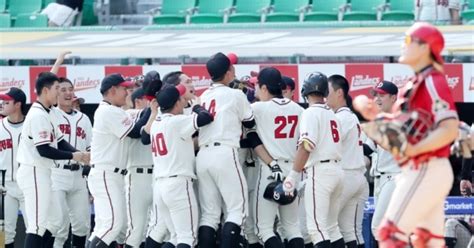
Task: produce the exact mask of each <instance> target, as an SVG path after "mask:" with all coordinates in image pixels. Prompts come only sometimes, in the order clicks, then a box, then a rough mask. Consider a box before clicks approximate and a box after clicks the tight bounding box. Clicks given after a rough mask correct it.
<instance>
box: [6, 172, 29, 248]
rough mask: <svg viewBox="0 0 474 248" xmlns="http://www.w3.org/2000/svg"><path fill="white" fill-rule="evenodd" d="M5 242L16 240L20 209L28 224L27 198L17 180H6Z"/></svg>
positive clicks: (9, 242)
mask: <svg viewBox="0 0 474 248" xmlns="http://www.w3.org/2000/svg"><path fill="white" fill-rule="evenodd" d="M5 189H6V190H7V194H6V195H5V244H11V243H13V242H14V241H15V235H16V222H17V220H18V210H21V213H22V214H23V220H24V221H25V226H28V224H27V219H26V215H25V199H24V197H23V193H22V192H21V190H20V188H19V187H18V184H17V183H16V182H11V181H10V182H5Z"/></svg>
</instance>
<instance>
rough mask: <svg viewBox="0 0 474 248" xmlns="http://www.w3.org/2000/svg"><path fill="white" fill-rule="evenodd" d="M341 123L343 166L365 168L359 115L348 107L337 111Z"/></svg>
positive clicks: (348, 168)
mask: <svg viewBox="0 0 474 248" xmlns="http://www.w3.org/2000/svg"><path fill="white" fill-rule="evenodd" d="M336 116H337V119H338V120H339V122H340V123H341V141H342V149H343V150H344V152H343V153H342V168H343V169H345V170H353V169H361V168H365V162H364V150H363V146H362V145H363V144H362V140H361V129H360V124H359V120H358V119H357V116H356V115H355V114H354V113H353V112H352V111H351V110H350V109H349V108H347V107H343V108H340V109H338V110H337V111H336Z"/></svg>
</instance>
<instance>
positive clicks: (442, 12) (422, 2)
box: [415, 0, 459, 22]
mask: <svg viewBox="0 0 474 248" xmlns="http://www.w3.org/2000/svg"><path fill="white" fill-rule="evenodd" d="M451 1H452V2H457V4H450V3H449V2H451ZM456 5H459V1H458V0H416V1H415V20H419V21H428V22H433V21H449V20H450V19H451V16H450V13H449V9H450V8H455V6H456Z"/></svg>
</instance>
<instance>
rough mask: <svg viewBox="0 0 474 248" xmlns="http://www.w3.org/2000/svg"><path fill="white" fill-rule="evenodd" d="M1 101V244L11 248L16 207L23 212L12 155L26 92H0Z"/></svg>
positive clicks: (14, 152) (21, 120)
mask: <svg viewBox="0 0 474 248" xmlns="http://www.w3.org/2000/svg"><path fill="white" fill-rule="evenodd" d="M0 100H2V101H3V104H2V105H3V109H2V112H1V113H2V115H5V116H7V117H6V118H4V119H2V120H0V122H1V125H0V165H1V166H0V168H1V170H2V171H6V172H5V173H6V176H5V180H6V182H5V190H6V191H7V192H6V195H5V201H4V204H5V247H6V248H13V247H14V243H13V242H14V239H15V234H16V232H15V229H16V222H17V219H18V210H21V213H22V214H23V215H25V200H24V198H23V193H22V192H21V190H20V188H18V185H17V182H16V172H17V170H18V166H19V164H18V162H17V159H16V154H17V152H18V143H19V142H20V135H21V129H22V127H23V121H24V120H25V113H26V106H25V104H26V95H25V93H24V92H23V91H22V90H21V89H19V88H15V87H12V88H10V90H9V91H8V92H6V93H5V94H0ZM23 220H24V221H25V226H28V225H27V223H26V221H27V219H26V217H25V216H24V217H23Z"/></svg>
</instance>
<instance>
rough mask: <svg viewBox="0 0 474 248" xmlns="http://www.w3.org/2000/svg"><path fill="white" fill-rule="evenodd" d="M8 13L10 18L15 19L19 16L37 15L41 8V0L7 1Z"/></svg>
mask: <svg viewBox="0 0 474 248" xmlns="http://www.w3.org/2000/svg"><path fill="white" fill-rule="evenodd" d="M9 4H10V5H9V6H8V12H9V13H10V15H11V16H12V18H16V17H17V16H18V15H20V14H34V13H39V12H40V11H41V9H42V8H43V1H42V0H14V1H9Z"/></svg>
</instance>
